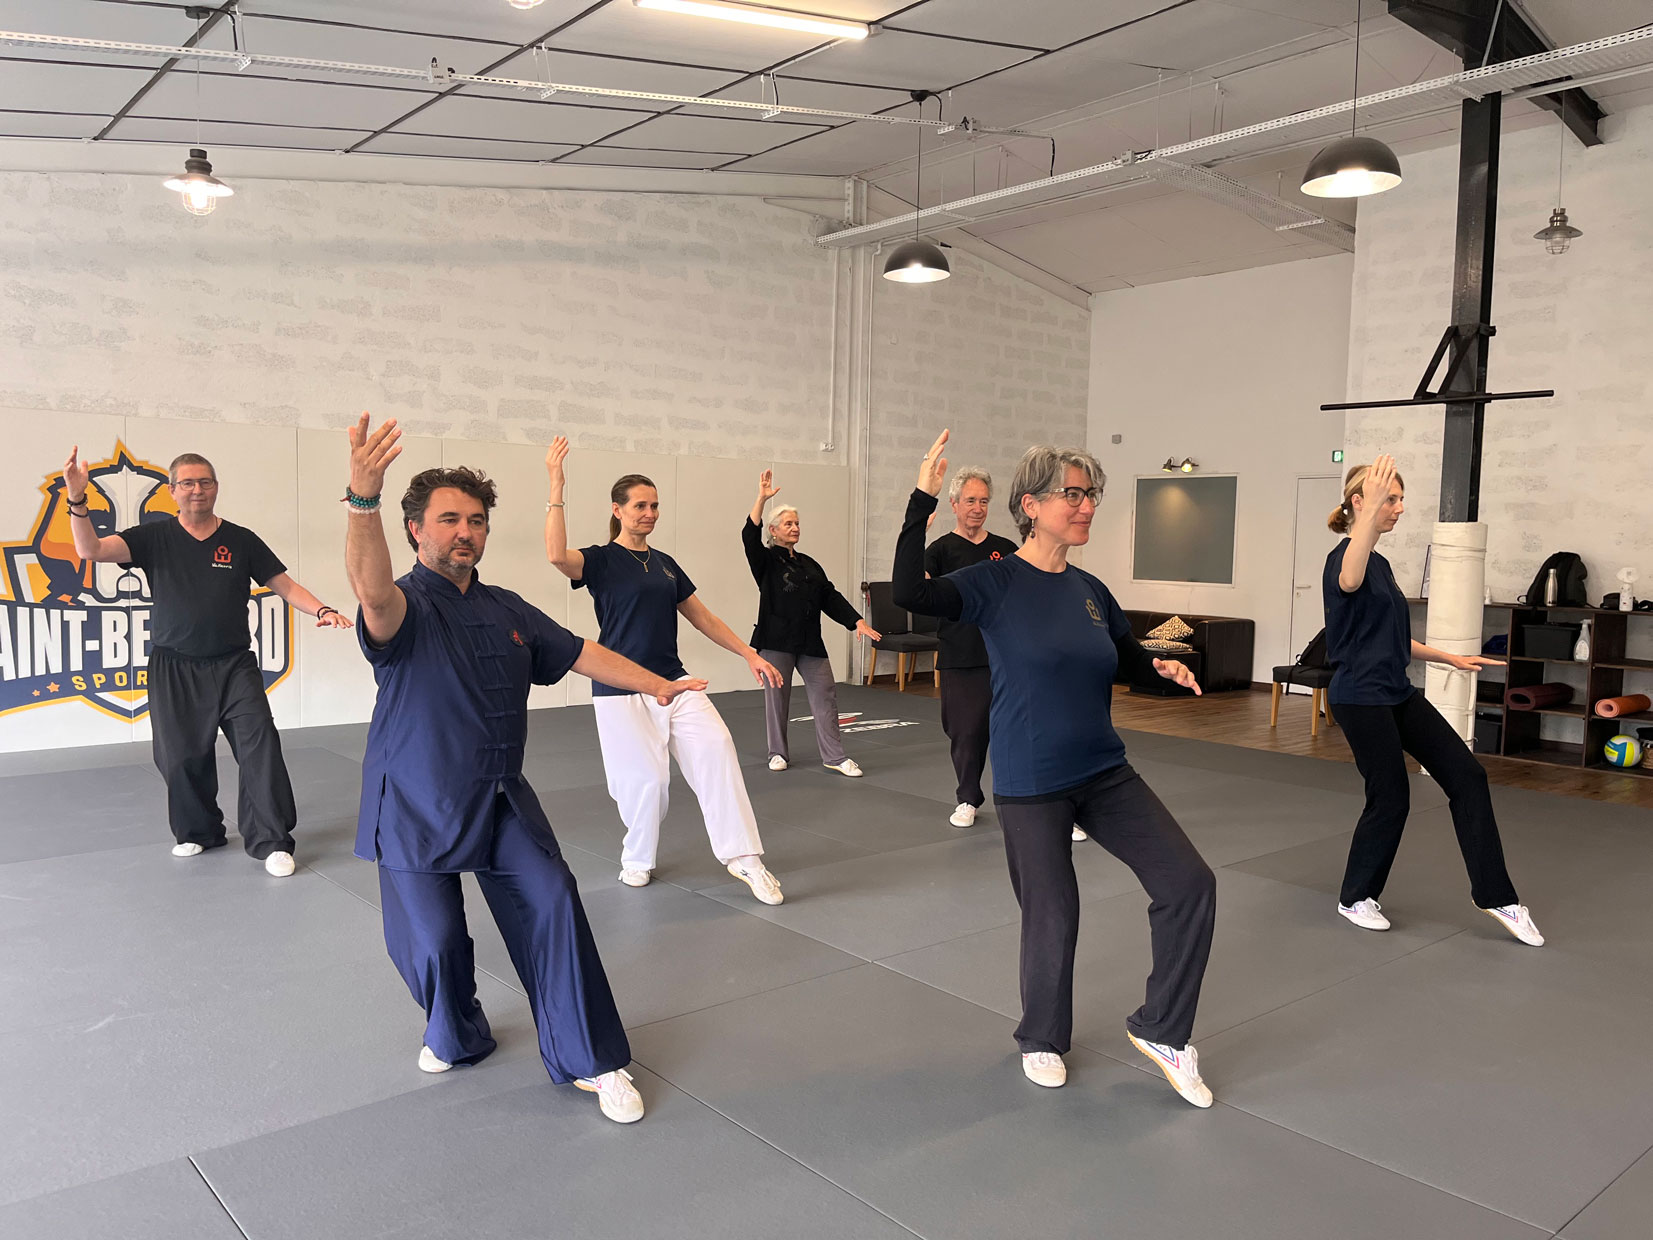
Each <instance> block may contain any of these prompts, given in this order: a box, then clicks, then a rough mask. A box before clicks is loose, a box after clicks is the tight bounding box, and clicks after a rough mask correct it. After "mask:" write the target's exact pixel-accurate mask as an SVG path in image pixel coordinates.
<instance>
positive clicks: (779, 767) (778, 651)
mask: <svg viewBox="0 0 1653 1240" xmlns="http://www.w3.org/2000/svg"><path fill="white" fill-rule="evenodd" d="M774 483H775V475H774V471H773V470H768V469H766V470H764V471H763V474H762V476H761V477H760V478H759V479H758V498H757V502H756V503H754V504H753V505H752V511H751V513H750V514H749V515H748V516H747V518H746V523H745V525H744V526H743V527H742V528H741V532H740V537H741V542H742V544H744V546H745V548H746V563H747V564H748V566H750V568H751V569H752V579H753V580H754V581H756V582H757V583H758V622H757V625H756V626H755V627H754V628H753V630H752V645H753V647H754V648H755V649H756V650H757V651H758V652H759V654H761V655H762V657H763V658H765V659H767V660H769V662H771V663H773V664H774V665H775V669H776V670H777V671H778V672H780V674H781V683H780V686H779V687H778V688H776V687H774V686H771V685H768V684H766V685H764V687H763V704H764V718H765V723H766V725H767V731H768V734H769V735H768V740H769V769H770V770H772V771H784V770H786V768H787V764H788V762H789V761H790V758H791V754H790V752H789V751H788V749H787V743H786V724H787V712H788V710H789V709H790V708H791V701H792V670H793V668H796V669H797V671H798V675H799V676H801V677H802V678H803V682H804V691H805V692H806V693H807V694H808V695H809V709H810V713H811V714H813V715H814V716H815V740H816V743H817V744H818V745H819V746H820V750H821V762H822V763H823V764H825V765H826V766H827V767H828V768H830V769H831V770H834V771H838V772H840V773H841V774H844V775H849V776H852V777H854V776H859V775H860V774H861V768H860V767H859V766H857V765H856V763H855V761H854V759H852V758H850V757H848V756H847V755H846V754H845V753H844V743H843V740H842V739H841V738H840V736H839V733H838V686H837V682H836V681H835V680H834V679H833V676H832V663H831V661H830V660H828V658H827V650H826V643H824V642H823V641H822V640H821V616H822V615H823V614H825V615H828V616H831V617H832V618H833V619H834V620H836V621H837V622H838V623H839V624H841V625H843V626H844V627H845V628H846V629H852V630H854V631H855V632H856V633H859V634H862V635H864V636H866V637H870V638H872V640H873V641H877V640H878V637H879V634H878V633H877V632H876V631H875V630H874V629H873V628H872V627H871V626H870V625H868V624H867V622H866V621H865V620H863V619H861V613H860V612H858V611H856V610H855V608H854V607H852V606H850V602H849V600H848V599H846V598H845V597H844V596H843V595H842V594H840V593H839V592H838V590H837V588H836V587H835V586H834V585H833V584H832V582H831V580H829V579H828V577H827V574H826V569H824V568H822V567H821V566H820V564H818V563H817V562H816V561H814V560H812V559H810V557H809V556H807V555H804V554H803V553H802V552H800V551H799V550H798V537H799V535H800V533H801V532H802V527H801V526H800V525H799V522H798V510H797V509H796V508H793V507H792V506H791V505H783V506H782V507H780V508H777V509H776V510H775V511H774V512H773V513H771V514H770V518H769V538H770V542H769V545H768V546H765V545H764V539H763V508H764V505H765V504H767V503H768V502H769V501H770V500H771V499H773V498H774V497H775V496H776V495H778V494H779V493H780V488H779V487H777V486H775V484H774Z"/></svg>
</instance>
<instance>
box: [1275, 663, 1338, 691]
mask: <svg viewBox="0 0 1653 1240" xmlns="http://www.w3.org/2000/svg"><path fill="white" fill-rule="evenodd" d="M1274 683H1275V684H1281V685H1302V686H1303V687H1304V688H1305V689H1324V688H1327V687H1328V686H1329V685H1330V684H1331V683H1332V669H1331V668H1329V667H1277V668H1275V669H1274Z"/></svg>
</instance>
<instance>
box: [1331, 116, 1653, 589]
mask: <svg viewBox="0 0 1653 1240" xmlns="http://www.w3.org/2000/svg"><path fill="white" fill-rule="evenodd" d="M1603 134H1604V136H1606V137H1607V138H1608V141H1607V142H1606V144H1604V145H1602V146H1599V147H1595V148H1592V149H1590V150H1584V149H1583V148H1581V147H1580V146H1579V145H1578V143H1577V142H1575V141H1573V140H1572V139H1571V138H1569V139H1568V140H1567V154H1566V162H1567V171H1566V185H1565V190H1564V199H1565V201H1564V203H1563V205H1565V206H1566V207H1567V209H1568V211H1569V213H1570V214H1571V216H1572V219H1573V223H1574V224H1575V225H1576V226H1577V227H1579V228H1582V229H1583V230H1584V236H1583V237H1582V238H1580V239H1579V240H1578V241H1576V242H1574V244H1573V248H1572V249H1571V250H1570V251H1569V252H1568V253H1566V254H1564V255H1559V256H1552V255H1549V254H1546V253H1545V252H1544V247H1543V244H1542V243H1541V242H1538V241H1534V240H1532V233H1533V232H1535V231H1536V230H1537V229H1539V228H1541V227H1543V226H1544V225H1545V224H1546V223H1547V222H1548V219H1549V213H1550V209H1551V208H1552V207H1553V206H1554V205H1555V191H1556V150H1557V131H1556V127H1555V125H1554V124H1546V125H1544V126H1542V127H1539V128H1537V129H1532V130H1527V131H1524V132H1521V133H1514V134H1506V135H1505V137H1504V142H1503V158H1502V173H1501V178H1500V182H1501V183H1500V187H1499V211H1498V254H1497V266H1496V280H1495V285H1494V295H1493V308H1492V317H1493V322H1494V323H1495V324H1496V325H1497V327H1498V335H1497V337H1496V338H1495V339H1494V340H1493V341H1492V351H1491V372H1490V375H1491V377H1490V383H1491V387H1492V388H1493V390H1495V391H1515V390H1520V389H1526V388H1554V389H1555V390H1556V393H1557V395H1556V397H1555V398H1554V399H1553V400H1543V401H1510V402H1506V403H1501V404H1495V405H1491V406H1489V407H1488V410H1487V433H1486V440H1485V444H1486V449H1485V458H1484V462H1483V469H1482V478H1481V520H1483V521H1485V522H1486V523H1487V525H1488V526H1489V545H1488V555H1487V582H1488V584H1489V585H1490V586H1491V587H1492V592H1493V596H1494V597H1495V598H1500V599H1504V598H1513V597H1514V596H1515V595H1517V594H1519V593H1522V592H1524V591H1525V590H1526V588H1527V586H1528V585H1529V584H1530V582H1531V580H1532V576H1533V573H1534V572H1535V571H1536V570H1537V568H1538V565H1539V564H1540V562H1541V561H1542V560H1543V558H1544V556H1545V555H1546V554H1548V553H1549V552H1552V551H1564V550H1566V551H1577V552H1578V553H1579V554H1580V555H1582V556H1583V557H1584V560H1585V563H1586V564H1587V565H1588V567H1589V570H1590V579H1589V590H1590V594H1591V597H1592V600H1596V599H1599V597H1600V596H1601V595H1602V594H1603V593H1606V592H1609V591H1612V590H1616V589H1617V588H1618V586H1617V584H1616V583H1615V581H1614V574H1615V573H1616V572H1617V571H1618V569H1619V568H1620V567H1622V566H1624V565H1626V564H1630V565H1635V566H1637V567H1638V568H1639V569H1640V570H1641V572H1642V574H1643V578H1644V581H1643V584H1642V586H1641V589H1642V591H1643V592H1653V487H1650V486H1649V480H1648V473H1649V469H1650V467H1653V419H1650V413H1649V406H1650V403H1653V346H1650V344H1649V336H1648V323H1649V320H1650V318H1653V214H1650V213H1649V212H1648V210H1647V196H1648V186H1649V184H1650V183H1653V108H1648V107H1643V108H1638V109H1634V110H1632V111H1629V112H1626V113H1625V114H1623V115H1622V116H1615V117H1611V118H1609V119H1608V121H1607V122H1606V124H1605V126H1604V128H1603ZM1457 159H1458V153H1457V148H1456V146H1454V147H1451V148H1447V149H1443V150H1438V151H1430V152H1426V153H1423V154H1418V155H1409V156H1407V157H1406V158H1405V160H1404V170H1405V174H1406V180H1405V182H1404V184H1403V185H1402V186H1401V187H1400V188H1399V189H1397V190H1395V191H1393V192H1391V193H1388V194H1383V195H1380V196H1378V197H1377V198H1373V199H1370V200H1368V201H1366V202H1363V203H1362V204H1361V208H1360V232H1359V237H1358V242H1357V249H1356V254H1355V277H1354V313H1353V319H1352V323H1351V330H1350V351H1349V398H1350V399H1351V400H1379V399H1384V398H1387V397H1400V396H1409V395H1410V394H1411V392H1412V389H1413V388H1414V386H1416V384H1417V381H1418V376H1419V375H1420V374H1421V373H1422V371H1423V367H1424V363H1425V362H1426V361H1427V360H1428V358H1429V354H1430V352H1431V351H1432V350H1433V348H1434V346H1435V342H1436V340H1437V339H1438V338H1439V336H1440V333H1441V330H1442V329H1443V328H1444V327H1445V326H1446V324H1447V322H1448V318H1449V311H1450V297H1451V290H1452V249H1453V228H1454V203H1455V199H1456V193H1457ZM1442 420H1443V414H1442V410H1441V408H1440V407H1439V406H1434V407H1425V408H1421V409H1387V410H1376V411H1371V412H1364V413H1362V412H1354V413H1351V414H1349V416H1348V423H1347V431H1346V436H1345V440H1346V446H1347V448H1348V452H1349V460H1350V462H1351V463H1352V462H1356V461H1361V460H1366V459H1369V458H1370V457H1371V456H1373V455H1374V454H1375V453H1377V452H1380V451H1391V452H1394V453H1395V454H1396V456H1397V458H1398V460H1399V463H1400V467H1401V470H1402V472H1403V473H1405V474H1406V480H1407V506H1408V507H1409V509H1410V510H1411V518H1410V519H1409V520H1407V521H1405V522H1404V523H1403V524H1402V525H1401V527H1400V528H1399V529H1398V530H1397V531H1396V534H1395V536H1394V539H1393V541H1394V546H1393V547H1387V546H1386V548H1385V554H1386V555H1388V556H1389V557H1390V559H1391V560H1392V561H1394V564H1395V571H1396V574H1397V576H1398V577H1399V579H1400V581H1401V583H1402V584H1403V585H1407V584H1408V583H1412V584H1411V585H1409V586H1408V588H1412V585H1415V583H1416V581H1417V580H1418V579H1419V577H1420V574H1421V573H1422V570H1423V554H1424V547H1425V546H1426V545H1427V543H1428V541H1429V533H1430V525H1431V523H1432V522H1433V521H1434V519H1435V515H1436V511H1437V508H1438V501H1439V483H1440V464H1441V429H1442ZM1387 541H1389V540H1386V542H1387Z"/></svg>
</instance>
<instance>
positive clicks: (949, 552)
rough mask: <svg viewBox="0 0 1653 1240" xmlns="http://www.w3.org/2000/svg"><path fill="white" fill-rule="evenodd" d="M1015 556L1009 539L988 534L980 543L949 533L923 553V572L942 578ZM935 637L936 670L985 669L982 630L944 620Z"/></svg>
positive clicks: (984, 645)
mask: <svg viewBox="0 0 1653 1240" xmlns="http://www.w3.org/2000/svg"><path fill="white" fill-rule="evenodd" d="M1015 554H1016V544H1015V543H1013V542H1011V541H1010V540H1009V539H1008V538H1001V537H999V536H998V535H997V534H989V535H988V536H987V537H986V538H984V539H982V540H981V541H980V542H979V543H973V542H971V541H970V540H969V539H968V538H961V537H960V536H959V535H958V533H957V532H955V531H949V532H948V533H946V534H943V535H942V536H941V537H940V538H938V539H936V540H935V542H933V543H931V544H930V545H929V547H928V548H926V549H925V552H924V571H925V572H927V573H929V574H930V576H932V577H945V576H946V575H947V574H948V573H956V572H957V571H958V570H959V569H961V568H968V567H970V565H972V564H980V563H981V562H982V561H983V560H1002V559H1005V558H1006V557H1008V556H1012V555H1015ZM936 636H938V637H939V638H940V639H941V654H940V655H939V656H938V658H937V659H936V666H937V667H939V668H943V669H946V668H966V667H986V666H987V643H986V642H984V641H982V638H981V630H980V629H978V628H977V627H976V626H975V625H973V624H964V623H963V622H961V621H958V620H943V621H942V622H941V627H940V629H939V630H938V631H937V633H936Z"/></svg>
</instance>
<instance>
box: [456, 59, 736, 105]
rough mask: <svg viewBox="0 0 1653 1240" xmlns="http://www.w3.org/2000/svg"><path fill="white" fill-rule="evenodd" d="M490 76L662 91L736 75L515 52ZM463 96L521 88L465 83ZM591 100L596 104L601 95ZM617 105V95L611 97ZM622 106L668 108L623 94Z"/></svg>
mask: <svg viewBox="0 0 1653 1240" xmlns="http://www.w3.org/2000/svg"><path fill="white" fill-rule="evenodd" d="M491 76H494V77H509V78H526V79H528V80H530V81H535V82H547V81H549V82H567V83H568V84H569V85H571V86H610V87H615V88H617V89H619V90H652V91H658V92H659V93H660V94H663V95H706V94H710V93H711V92H712V91H715V90H717V89H718V88H719V87H721V86H727V85H729V83H730V82H731V81H734V80H738V79H737V77H736V75H734V74H732V73H730V72H728V71H727V70H723V69H694V68H688V67H685V66H683V65H665V64H659V63H657V62H655V61H650V60H631V59H624V58H620V57H610V56H582V55H579V54H577V53H575V52H546V53H545V54H544V55H536V54H535V53H533V52H532V51H528V52H519V53H518V54H517V55H516V56H515V57H514V58H512V59H511V60H509V61H507V62H506V63H505V64H503V65H501V66H500V67H499V68H497V69H495V70H494V71H493V73H492V75H491ZM464 93H465V94H467V95H473V94H474V95H491V96H494V97H496V98H506V99H522V98H525V97H528V98H532V97H533V96H531V95H529V96H525V95H524V94H523V92H521V91H516V90H506V89H501V88H500V87H495V86H467V87H465V88H464ZM591 102H593V103H601V102H603V100H602V99H601V98H600V97H596V96H593V97H591ZM613 102H614V103H616V104H621V101H620V100H614V101H613ZM622 106H624V107H628V108H644V109H648V110H651V111H662V110H664V109H666V108H669V107H673V106H674V105H673V104H669V103H651V102H649V101H648V100H646V99H627V100H625V101H624V102H623V105H622Z"/></svg>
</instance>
